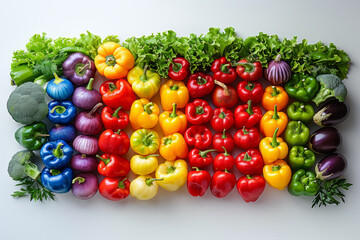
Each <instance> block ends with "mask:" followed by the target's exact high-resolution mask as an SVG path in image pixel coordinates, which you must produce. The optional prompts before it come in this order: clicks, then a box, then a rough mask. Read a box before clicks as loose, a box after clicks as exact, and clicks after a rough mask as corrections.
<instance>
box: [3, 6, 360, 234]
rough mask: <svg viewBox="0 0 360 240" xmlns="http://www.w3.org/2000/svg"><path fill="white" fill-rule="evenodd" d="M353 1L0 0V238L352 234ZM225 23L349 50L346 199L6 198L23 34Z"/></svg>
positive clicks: (128, 31)
mask: <svg viewBox="0 0 360 240" xmlns="http://www.w3.org/2000/svg"><path fill="white" fill-rule="evenodd" d="M359 3H360V2H359V1H356V0H353V1H338V2H335V1H296V2H295V1H274V0H273V1H243V2H241V1H213V0H211V1H186V0H182V1H172V2H170V1H144V2H140V1H138V2H135V1H115V0H104V1H100V0H98V1H90V0H88V1H82V2H80V1H68V0H63V1H4V0H1V1H0V22H1V25H0V30H1V37H0V43H1V44H0V49H1V51H0V52H1V58H0V69H1V71H0V74H1V82H2V83H1V87H0V91H1V94H0V102H1V110H0V113H1V115H2V117H1V118H0V121H1V122H0V126H1V129H2V131H1V143H0V146H1V156H2V157H1V158H2V161H0V186H1V191H0V239H2V240H8V239H21V238H24V239H31V240H32V239H80V238H81V239H125V238H127V239H140V238H143V239H155V238H156V239H169V238H170V239H184V238H185V237H186V238H187V239H195V238H197V239H215V238H217V239H229V238H234V239H239V238H247V239H260V238H266V239H316V238H320V237H322V238H323V239H328V240H330V239H339V238H342V237H343V238H342V239H359V237H358V236H357V232H358V231H356V227H357V226H358V214H359V213H360V211H359V210H360V202H359V198H360V193H359V182H360V179H359V170H360V161H359V160H358V158H359V155H360V148H359V147H358V146H359V135H360V131H359V130H360V125H359V124H357V121H358V119H359V116H360V111H358V108H359V103H360V94H358V91H359V88H360V82H359V77H360V68H359V64H358V63H359V60H360V47H359V46H360V45H359V37H360V35H359V31H358V27H357V24H358V23H359V22H360V15H359V12H358V11H359V9H360V8H359V7H360V4H359ZM212 26H214V27H220V28H224V27H227V26H233V27H234V28H235V29H236V31H237V33H238V34H239V35H240V36H242V37H244V38H245V37H248V36H251V35H256V34H258V32H260V31H263V32H265V33H269V34H278V35H279V36H280V37H281V38H283V37H292V36H294V35H297V36H298V37H299V40H301V39H303V38H306V39H308V40H309V42H316V41H320V40H321V41H323V42H325V43H329V42H334V43H335V44H336V46H337V47H339V48H341V49H344V50H345V51H346V52H347V53H348V54H349V56H350V58H351V59H352V67H351V70H350V73H349V75H348V80H345V83H346V85H347V87H348V91H349V95H348V99H347V102H348V103H349V104H350V105H351V109H352V112H351V115H350V117H349V119H348V120H347V121H346V123H344V124H342V125H339V126H338V127H337V128H338V129H339V130H340V131H341V133H342V135H343V145H342V148H341V150H340V152H342V153H343V154H344V155H345V156H346V157H347V159H348V162H349V168H348V170H347V173H346V175H345V177H347V178H348V179H349V181H350V182H352V183H354V186H353V187H352V188H351V190H350V191H348V192H347V196H346V201H347V202H346V204H342V205H340V206H338V207H336V206H334V207H332V206H329V207H327V208H314V209H311V208H310V201H309V199H307V198H295V197H292V196H290V195H289V194H288V192H287V191H286V190H284V191H278V190H275V189H272V188H271V187H269V186H267V187H266V189H265V192H264V193H263V195H262V196H261V197H260V199H259V200H258V201H257V202H256V203H252V204H246V203H245V202H244V201H243V200H242V199H241V198H240V196H239V195H238V193H237V191H236V190H235V189H234V191H233V192H232V193H231V194H230V195H229V196H228V197H226V198H224V199H216V198H215V197H213V196H212V195H211V193H210V192H209V191H208V192H207V194H206V195H205V197H204V198H202V199H197V198H193V197H191V196H190V195H189V194H187V191H186V188H185V187H183V188H181V190H180V191H178V192H175V193H172V192H166V191H164V190H160V191H159V194H158V196H157V197H156V199H154V200H152V201H145V202H141V201H136V200H135V199H132V198H128V199H127V200H124V201H121V202H110V201H106V200H105V199H103V198H102V197H101V196H100V195H99V194H97V196H96V197H94V198H93V199H91V200H88V201H80V200H76V199H74V198H73V196H72V194H71V193H69V194H63V195H57V197H56V198H57V200H56V201H55V202H46V203H34V202H31V203H30V202H29V200H28V199H26V198H24V199H17V200H16V199H13V198H12V197H10V194H11V193H12V192H13V191H14V190H15V187H14V182H13V181H12V180H11V179H10V178H9V177H8V174H7V164H8V161H9V159H10V158H11V156H12V155H13V154H14V153H15V152H16V151H18V150H20V146H19V145H18V144H17V143H16V141H15V139H14V137H13V134H14V131H15V130H16V129H17V128H18V127H19V126H20V125H19V124H17V123H15V122H14V121H13V120H12V119H11V117H10V116H9V115H8V114H7V111H6V100H7V98H8V96H9V94H10V92H11V91H12V90H13V87H11V86H10V85H9V70H10V62H11V56H12V51H13V50H15V49H23V48H24V45H25V44H26V43H27V41H28V39H29V37H30V36H32V35H33V34H35V33H41V32H46V33H48V34H49V36H50V37H58V36H67V37H74V36H76V37H77V36H78V35H79V34H80V33H82V32H84V31H86V30H89V31H91V32H93V33H95V34H98V35H100V36H102V37H104V36H106V35H109V34H118V35H119V36H120V38H121V41H123V40H124V39H126V38H127V37H130V36H141V35H143V34H150V33H153V32H154V33H156V32H159V31H165V30H168V29H172V30H174V31H175V32H177V33H178V34H179V35H182V36H187V35H188V34H189V33H191V32H194V33H197V34H199V33H205V32H207V30H208V28H209V27H212Z"/></svg>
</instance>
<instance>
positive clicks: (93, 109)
mask: <svg viewBox="0 0 360 240" xmlns="http://www.w3.org/2000/svg"><path fill="white" fill-rule="evenodd" d="M102 106H103V104H102V103H98V104H96V105H95V106H94V107H93V108H92V109H91V111H90V112H88V114H87V116H88V117H93V116H94V114H95V113H96V111H97V110H98V109H99V108H100V107H102Z"/></svg>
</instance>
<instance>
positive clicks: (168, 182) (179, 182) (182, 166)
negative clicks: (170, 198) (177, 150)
mask: <svg viewBox="0 0 360 240" xmlns="http://www.w3.org/2000/svg"><path fill="white" fill-rule="evenodd" d="M187 174H188V170H187V164H186V162H185V161H184V160H182V159H179V160H176V161H171V162H170V161H165V162H164V163H162V164H160V165H159V167H158V168H157V169H156V172H155V176H156V178H157V179H163V180H161V181H158V184H159V185H160V187H162V188H164V189H165V190H167V191H176V190H178V189H179V188H180V187H181V186H183V185H184V184H185V183H186V179H187Z"/></svg>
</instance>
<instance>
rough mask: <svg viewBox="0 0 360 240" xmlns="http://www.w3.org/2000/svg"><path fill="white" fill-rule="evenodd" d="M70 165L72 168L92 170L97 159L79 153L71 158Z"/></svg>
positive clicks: (94, 168)
mask: <svg viewBox="0 0 360 240" xmlns="http://www.w3.org/2000/svg"><path fill="white" fill-rule="evenodd" d="M70 165H71V168H72V169H73V170H77V171H81V172H93V171H95V170H96V169H97V165H98V161H97V160H96V158H95V157H92V156H87V155H86V154H80V153H79V154H76V155H74V156H73V157H72V158H71V161H70Z"/></svg>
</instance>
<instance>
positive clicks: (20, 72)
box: [10, 65, 40, 86]
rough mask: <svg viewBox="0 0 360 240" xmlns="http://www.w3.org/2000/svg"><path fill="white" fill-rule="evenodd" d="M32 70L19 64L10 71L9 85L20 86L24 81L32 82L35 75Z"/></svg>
mask: <svg viewBox="0 0 360 240" xmlns="http://www.w3.org/2000/svg"><path fill="white" fill-rule="evenodd" d="M39 75H40V74H37V73H35V72H34V70H33V69H32V68H31V67H29V66H27V65H19V66H17V67H15V68H14V69H13V70H12V71H11V72H10V77H11V80H12V81H11V85H16V86H20V85H21V84H23V83H26V82H33V81H34V80H35V78H36V77H37V76H39Z"/></svg>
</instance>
